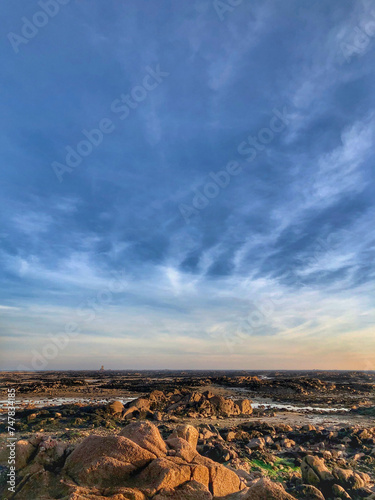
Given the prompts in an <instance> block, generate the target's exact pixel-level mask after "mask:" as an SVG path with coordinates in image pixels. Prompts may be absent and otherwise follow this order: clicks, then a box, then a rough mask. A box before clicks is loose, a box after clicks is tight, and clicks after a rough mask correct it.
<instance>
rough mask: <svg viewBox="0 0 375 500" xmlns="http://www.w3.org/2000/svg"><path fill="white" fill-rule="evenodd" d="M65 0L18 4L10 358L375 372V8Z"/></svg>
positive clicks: (5, 247) (4, 260)
mask: <svg viewBox="0 0 375 500" xmlns="http://www.w3.org/2000/svg"><path fill="white" fill-rule="evenodd" d="M61 2H62V0H61ZM62 3H63V2H62ZM62 3H59V4H58V3H56V2H55V1H53V0H51V1H50V2H47V0H45V1H44V0H41V1H40V2H39V3H38V2H34V1H29V0H27V1H26V0H19V1H18V2H13V1H12V0H5V2H4V5H3V8H4V9H5V11H6V14H7V15H6V16H5V18H4V20H3V23H2V25H1V30H2V43H1V46H0V54H1V58H2V71H1V75H0V79H1V83H2V97H3V99H2V100H1V113H0V124H1V128H2V133H1V139H0V141H1V150H2V169H1V185H0V190H1V231H0V233H1V246H0V262H1V277H2V283H3V286H2V288H1V292H0V293H1V296H0V314H1V329H0V335H1V344H2V365H3V368H4V369H17V368H20V367H21V368H22V367H23V368H24V369H26V368H27V369H35V368H42V369H63V368H82V369H86V368H87V369H90V368H95V369H96V368H98V367H100V365H102V364H104V365H105V367H107V368H124V369H125V368H139V369H141V368H228V369H229V368H243V369H252V368H254V369H261V368H264V369H266V368H267V369H268V368H276V369H277V368H355V369H363V370H369V369H372V370H373V369H375V368H374V367H375V354H374V353H375V349H374V348H375V340H374V321H375V309H374V305H375V304H374V241H375V232H374V215H375V206H374V187H373V183H374V157H373V151H374V143H375V135H374V130H375V127H374V125H375V93H374V83H375V81H374V80H375V79H374V73H375V64H374V47H375V8H372V6H371V3H370V2H366V1H358V2H353V1H347V0H333V1H330V2H322V1H309V2H307V1H303V2H301V1H300V0H288V1H286V2H276V1H268V0H262V1H251V2H248V1H246V0H244V1H242V2H241V1H236V2H235V1H233V0H231V1H229V0H223V1H219V0H216V1H211V0H210V1H206V0H197V1H194V0H193V1H186V2H172V1H167V0H159V1H158V2H150V1H146V0H139V1H137V2H130V1H124V2H116V1H108V2H101V1H99V0H80V1H77V0H70V1H69V0H65V3H66V5H63V4H62ZM235 4H237V5H235ZM42 6H44V10H43V7H42ZM41 12H46V13H45V14H41ZM35 25H37V26H35ZM38 26H39V27H38ZM98 129H99V131H98ZM89 138H91V142H88V141H89ZM82 141H86V142H82ZM67 148H68V149H67ZM72 151H73V152H72Z"/></svg>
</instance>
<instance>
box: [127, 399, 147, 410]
mask: <svg viewBox="0 0 375 500" xmlns="http://www.w3.org/2000/svg"><path fill="white" fill-rule="evenodd" d="M131 406H135V408H138V410H150V406H151V401H150V400H149V399H147V398H138V399H136V400H135V401H132V402H131Z"/></svg>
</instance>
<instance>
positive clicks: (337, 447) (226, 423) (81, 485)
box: [0, 372, 375, 500]
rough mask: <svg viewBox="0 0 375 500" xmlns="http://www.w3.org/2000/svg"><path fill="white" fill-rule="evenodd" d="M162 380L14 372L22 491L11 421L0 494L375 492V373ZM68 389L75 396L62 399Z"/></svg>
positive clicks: (2, 442) (232, 496)
mask: <svg viewBox="0 0 375 500" xmlns="http://www.w3.org/2000/svg"><path fill="white" fill-rule="evenodd" d="M150 375H151V374H150ZM153 375H154V376H148V377H145V378H143V379H142V377H141V376H140V375H136V374H134V373H129V372H124V373H122V374H120V375H118V374H117V375H116V374H110V375H109V374H108V373H107V374H104V375H103V376H101V374H99V375H98V373H96V376H95V377H94V374H90V376H88V374H87V373H85V374H82V373H80V372H78V373H64V376H63V377H62V376H60V380H57V379H58V377H57V374H56V372H51V373H48V374H42V376H41V380H40V383H39V386H38V381H37V376H36V375H35V374H24V375H23V376H22V375H21V374H11V375H9V374H6V375H4V374H3V377H2V379H1V389H2V390H3V391H4V390H5V389H8V388H9V387H11V388H14V389H15V391H16V394H17V395H18V403H17V404H18V407H17V415H16V416H17V432H16V439H17V443H16V457H17V464H16V465H17V474H16V484H17V489H16V492H15V493H12V492H9V491H8V489H7V484H6V478H7V473H8V471H9V466H8V465H7V454H8V449H7V447H6V444H7V441H6V439H7V435H6V427H5V426H4V424H0V425H2V428H1V429H0V431H1V433H0V488H1V489H0V496H1V498H4V499H9V500H10V499H12V500H13V499H14V500H17V499H20V500H26V499H27V500H33V499H35V500H52V499H56V500H57V499H61V500H68V499H69V500H85V499H92V500H102V499H103V500H104V499H108V498H109V499H112V500H129V499H133V500H134V499H135V500H148V499H151V498H152V499H156V500H164V499H171V500H173V499H176V500H178V499H182V500H184V499H186V500H189V499H191V500H195V499H207V500H209V499H226V500H237V499H242V500H246V499H248V500H252V499H254V500H257V499H259V500H261V499H271V500H272V499H281V500H283V499H286V500H291V499H293V498H294V499H301V500H302V499H310V500H314V499H316V500H324V499H325V500H336V499H352V500H359V499H362V498H367V499H368V500H370V499H375V487H374V480H375V422H374V418H373V416H374V413H373V411H374V392H373V389H374V383H375V380H374V378H375V377H374V376H371V374H370V375H369V374H361V373H359V374H358V373H350V374H347V373H345V374H342V376H341V375H340V374H334V375H333V374H332V373H329V372H326V374H325V375H324V374H323V379H324V380H323V381H319V382H318V381H317V377H316V375H317V374H316V373H315V372H314V374H310V379H311V380H310V381H308V380H307V379H308V378H309V375H308V374H306V373H303V374H302V375H301V374H298V373H296V374H294V376H291V374H290V373H288V374H285V373H274V374H269V375H268V376H269V377H270V378H265V379H262V378H261V377H260V376H257V375H254V374H246V375H244V374H243V373H242V374H232V373H231V374H223V373H221V374H216V373H213V374H212V373H211V375H210V376H209V377H208V376H207V373H196V374H195V375H192V374H191V373H190V372H189V373H187V374H184V375H182V374H181V373H180V372H178V373H175V374H174V376H171V374H170V373H169V372H168V373H165V372H163V373H153ZM312 375H313V376H312ZM335 377H336V378H337V380H332V379H334V378H335ZM82 380H83V381H84V383H83V384H82V383H81V382H79V381H82ZM318 380H320V379H318ZM259 381H260V382H259ZM219 382H220V383H219ZM263 382H264V383H263ZM332 384H333V385H334V386H335V387H333V385H332ZM52 386H53V387H55V388H54V389H52ZM109 386H110V387H111V388H109ZM113 386H116V388H114V387H113ZM47 387H49V388H48V391H50V394H49V396H48V395H47V396H46V395H45V394H46V390H47ZM118 387H120V388H118ZM136 387H138V389H140V390H135V388H136ZM64 391H65V393H64ZM66 391H69V393H70V397H71V398H73V401H72V402H69V403H67V404H66V403H64V404H56V402H58V401H59V399H58V398H59V397H62V398H64V397H67V396H66ZM103 391H104V392H103ZM271 392H272V393H274V394H273V397H272V399H271V398H270V393H271ZM20 395H21V396H20ZM116 396H117V397H116ZM119 396H121V397H119ZM74 397H75V398H76V400H75V401H74ZM252 397H254V398H257V400H264V401H278V400H281V401H283V402H285V403H288V402H289V403H290V404H292V405H293V408H297V409H298V407H299V405H301V404H304V405H306V408H308V409H305V410H302V409H300V410H299V411H284V410H283V411H279V409H278V408H277V407H276V408H272V407H267V406H262V405H254V403H253V401H252ZM42 398H46V399H45V401H48V402H49V403H51V404H47V405H44V406H39V405H38V404H36V402H37V401H41V400H42ZM323 401H324V402H325V403H324V406H325V408H324V409H323V410H321V409H319V407H318V406H317V405H318V404H320V405H323ZM327 401H332V402H331V404H330V405H329V406H328V405H327ZM343 402H344V403H345V405H348V406H349V405H350V406H349V407H348V409H347V410H346V411H345V412H340V406H341V405H342V404H343ZM354 403H356V404H354ZM3 409H4V407H3ZM332 410H336V411H334V412H333V413H332ZM330 412H331V413H330Z"/></svg>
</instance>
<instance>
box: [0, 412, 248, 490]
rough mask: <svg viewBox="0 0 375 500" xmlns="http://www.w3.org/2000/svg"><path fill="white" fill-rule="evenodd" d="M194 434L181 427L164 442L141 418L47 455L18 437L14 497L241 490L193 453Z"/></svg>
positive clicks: (231, 476)
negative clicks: (114, 431)
mask: <svg viewBox="0 0 375 500" xmlns="http://www.w3.org/2000/svg"><path fill="white" fill-rule="evenodd" d="M197 438H198V432H197V430H196V429H195V428H194V427H192V426H189V425H181V426H178V427H177V428H176V430H175V431H174V432H173V433H172V434H171V435H170V437H169V438H168V439H167V440H166V441H164V440H163V439H162V437H161V435H160V433H159V430H158V429H157V427H156V426H155V425H154V424H152V423H150V422H148V421H140V422H134V423H132V424H129V425H128V426H126V427H125V428H124V429H123V430H122V431H121V433H120V434H119V435H110V436H98V435H95V434H92V435H90V436H88V437H86V438H85V439H84V440H83V441H82V442H81V443H80V444H78V445H77V446H76V447H75V448H74V449H73V450H67V449H66V446H65V447H61V446H60V443H59V442H57V441H54V442H50V444H49V445H48V446H49V448H48V453H47V454H46V453H45V452H46V447H47V445H46V444H45V443H44V442H43V440H40V441H39V443H38V444H37V445H33V444H32V443H30V442H28V441H22V442H21V441H20V442H19V444H18V445H17V446H18V449H19V450H20V451H21V450H22V451H23V453H24V455H23V456H22V460H20V465H19V467H20V470H19V475H20V483H19V491H18V492H17V494H16V496H15V497H14V498H15V499H18V500H40V499H42V498H43V499H44V500H52V499H56V498H64V499H69V500H85V499H92V500H104V499H112V500H127V499H128V500H130V499H132V500H146V499H149V498H155V499H159V500H163V499H171V500H172V499H176V500H177V499H184V500H185V499H186V500H188V499H190V500H195V499H203V500H204V499H206V500H210V499H219V498H220V499H221V498H225V497H226V496H227V495H231V494H233V493H238V492H240V491H242V490H244V489H245V485H244V483H243V482H242V481H241V479H240V477H239V476H238V475H237V474H236V473H235V472H234V471H233V470H230V469H228V468H227V467H225V466H223V465H221V464H219V463H216V462H214V461H213V460H211V459H209V458H207V457H203V456H201V455H200V454H199V453H198V452H197V450H196V443H197ZM57 449H60V450H61V449H63V450H64V452H63V454H62V455H61V453H60V455H59V453H57V451H56V450H57ZM52 457H54V458H53V459H52ZM5 498H11V497H9V496H8V497H5Z"/></svg>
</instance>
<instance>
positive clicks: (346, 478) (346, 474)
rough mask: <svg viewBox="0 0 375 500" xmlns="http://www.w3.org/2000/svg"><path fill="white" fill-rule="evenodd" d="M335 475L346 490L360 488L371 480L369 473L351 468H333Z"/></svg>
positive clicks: (338, 482)
mask: <svg viewBox="0 0 375 500" xmlns="http://www.w3.org/2000/svg"><path fill="white" fill-rule="evenodd" d="M333 476H334V477H335V479H336V482H337V484H339V485H340V486H342V487H343V488H344V489H345V490H346V489H349V490H358V489H360V488H363V487H364V486H365V485H366V484H367V483H369V482H370V481H371V479H370V476H368V475H367V474H364V473H361V472H355V471H353V470H350V469H341V468H339V467H336V468H335V469H333Z"/></svg>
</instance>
